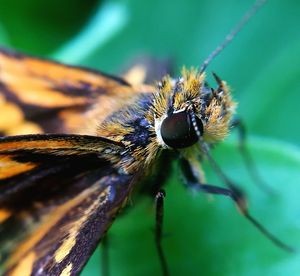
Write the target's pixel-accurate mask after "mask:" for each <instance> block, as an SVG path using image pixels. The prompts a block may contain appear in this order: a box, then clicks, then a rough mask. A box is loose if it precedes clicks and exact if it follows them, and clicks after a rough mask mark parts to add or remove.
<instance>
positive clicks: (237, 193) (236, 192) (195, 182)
mask: <svg viewBox="0 0 300 276" xmlns="http://www.w3.org/2000/svg"><path fill="white" fill-rule="evenodd" d="M180 165H181V168H182V172H183V175H184V178H185V181H186V184H187V186H189V187H191V188H193V189H194V190H197V191H201V192H204V193H208V194H215V195H224V196H228V197H229V198H231V199H232V200H233V201H234V202H235V203H236V205H237V207H238V209H239V210H240V212H241V213H242V214H243V216H244V217H246V219H247V220H249V221H250V222H251V223H252V224H253V225H254V226H255V227H256V228H257V229H258V230H259V231H260V232H261V233H262V234H263V235H264V236H266V237H267V238H268V239H269V240H270V241H272V242H273V243H274V244H275V245H276V246H278V247H279V248H281V249H283V250H285V251H288V252H294V251H295V250H294V249H293V248H292V247H290V246H289V245H287V244H285V243H284V242H282V241H281V240H279V239H278V238H277V237H275V236H274V235H273V234H272V233H271V232H269V231H268V230H267V229H266V228H265V227H264V226H263V225H262V224H261V223H259V222H258V221H257V220H256V219H255V218H254V217H253V216H252V215H251V214H250V213H249V211H248V208H247V202H246V198H245V195H244V193H243V192H242V191H241V190H240V189H239V188H238V187H237V186H236V185H234V184H233V183H232V182H231V181H230V182H228V181H229V180H228V179H227V178H225V180H226V184H227V186H228V188H223V187H219V186H214V185H209V184H206V183H201V182H199V179H198V178H197V177H196V176H195V174H194V173H193V169H192V167H191V166H190V164H189V162H188V161H187V160H185V159H182V160H180ZM214 167H215V168H217V169H218V170H220V169H219V168H218V167H216V166H214ZM218 173H221V174H222V175H223V173H222V172H221V171H218ZM223 176H224V175H223ZM224 177H226V176H224Z"/></svg>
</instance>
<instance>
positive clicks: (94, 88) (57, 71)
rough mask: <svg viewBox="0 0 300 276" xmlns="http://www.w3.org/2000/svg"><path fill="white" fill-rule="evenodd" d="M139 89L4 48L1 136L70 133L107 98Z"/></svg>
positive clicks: (0, 70) (0, 59) (1, 60)
mask: <svg viewBox="0 0 300 276" xmlns="http://www.w3.org/2000/svg"><path fill="white" fill-rule="evenodd" d="M133 93H139V89H135V88H133V87H132V86H131V85H129V84H128V83H127V82H126V81H124V80H122V79H121V78H117V77H113V76H110V75H106V74H103V73H100V72H98V71H94V70H90V69H86V68H81V67H75V66H67V65H64V64H60V63H57V62H53V61H49V60H45V59H38V58H35V57H31V56H27V55H23V54H20V53H17V52H13V51H10V50H7V49H3V48H0V135H1V133H2V135H16V134H18V135H19V134H33V133H43V132H47V133H68V132H69V131H68V126H67V124H70V122H71V123H72V122H74V121H76V120H79V121H80V120H82V118H81V117H80V116H81V115H82V114H83V113H84V112H86V111H87V110H89V108H90V107H91V106H92V105H93V104H94V103H99V102H100V104H101V97H103V96H105V97H116V96H118V95H131V94H133ZM80 123H81V122H78V125H80Z"/></svg>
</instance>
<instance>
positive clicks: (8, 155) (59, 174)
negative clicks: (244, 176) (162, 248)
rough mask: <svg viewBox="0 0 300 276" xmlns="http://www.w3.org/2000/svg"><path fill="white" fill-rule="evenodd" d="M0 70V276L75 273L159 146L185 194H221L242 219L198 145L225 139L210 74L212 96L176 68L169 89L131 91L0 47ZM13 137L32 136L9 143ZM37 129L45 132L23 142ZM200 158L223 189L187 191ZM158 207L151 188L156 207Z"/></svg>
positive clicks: (224, 93)
mask: <svg viewBox="0 0 300 276" xmlns="http://www.w3.org/2000/svg"><path fill="white" fill-rule="evenodd" d="M0 64H1V69H2V70H1V76H0V79H1V92H2V94H1V95H2V98H1V101H2V109H1V112H2V114H1V116H2V118H6V120H5V122H4V126H2V129H1V131H2V133H3V134H4V135H12V136H7V137H5V138H2V139H1V141H0V155H1V170H0V172H1V174H0V177H1V178H0V179H1V180H0V181H1V182H0V184H1V192H0V194H1V196H0V202H1V208H2V209H1V213H0V214H1V216H0V220H1V223H2V224H1V231H2V232H1V236H0V237H1V238H2V237H4V238H5V239H3V240H1V241H0V242H1V257H2V259H3V260H4V261H5V269H6V271H7V272H8V273H11V274H13V273H15V274H18V273H21V272H22V275H26V274H31V273H32V274H39V273H40V274H43V273H44V274H50V273H51V274H54V275H56V274H63V275H73V274H77V273H79V272H80V271H81V269H82V267H83V266H84V264H85V262H86V261H87V260H88V258H89V257H90V255H91V252H92V251H93V249H94V248H95V246H96V245H97V243H98V241H99V239H100V238H102V237H103V236H104V235H105V233H106V230H107V229H108V228H109V227H110V225H111V223H112V222H113V219H114V218H115V216H116V215H117V214H118V213H119V212H120V211H121V209H122V208H123V207H124V206H125V205H126V203H127V201H128V200H129V198H130V195H131V194H132V193H133V190H137V189H138V188H139V187H138V186H140V185H141V184H142V183H143V182H142V180H143V179H144V178H145V177H146V176H148V175H145V174H147V173H148V172H149V174H150V172H152V171H156V172H159V171H160V170H159V166H160V165H161V162H162V161H161V160H163V161H164V159H162V158H168V157H165V156H164V154H165V152H166V151H167V150H170V149H176V151H177V150H178V153H177V154H178V156H177V158H178V159H179V160H180V163H181V167H182V168H183V171H184V175H185V178H186V182H187V183H188V184H189V185H190V186H193V187H194V188H195V189H199V190H204V191H206V192H210V193H220V194H222V193H223V194H226V195H229V196H231V197H232V198H233V199H234V200H236V202H237V204H238V206H239V208H240V209H241V210H242V211H243V212H244V214H246V215H247V213H246V209H245V206H244V204H243V196H242V195H241V194H240V191H239V190H238V189H237V188H236V187H235V186H234V185H233V184H232V183H231V182H230V181H228V180H227V178H224V175H223V173H222V172H220V171H219V169H218V166H217V165H216V164H215V162H214V161H213V159H212V158H211V157H210V153H209V149H208V147H207V145H208V144H213V143H216V142H219V141H221V140H223V138H225V136H226V135H227V133H228V131H229V126H230V120H231V118H232V114H233V111H234V106H235V103H234V101H233V100H232V99H231V95H230V92H229V88H228V86H227V85H226V83H225V82H224V81H223V80H221V79H220V78H219V77H217V76H216V75H215V79H216V83H217V85H216V86H217V87H216V88H213V89H211V88H210V87H209V86H207V85H206V84H205V74H204V73H203V70H202V69H201V70H200V72H197V71H195V70H184V71H183V72H182V78H179V79H177V80H175V81H174V80H173V79H171V78H169V77H165V78H164V79H163V80H162V81H161V83H160V84H159V85H158V87H153V86H147V85H138V86H131V85H130V84H129V83H127V82H126V81H124V80H122V79H119V78H115V77H112V76H109V75H105V74H101V73H97V72H94V71H91V70H83V69H81V68H77V67H69V66H66V65H62V64H58V63H54V62H50V61H46V60H40V59H36V58H33V57H28V56H25V55H22V54H19V53H16V52H12V51H7V50H1V63H0ZM3 68H4V70H3ZM16 78H17V79H16ZM20 80H22V82H21V81H20ZM25 89H26V91H28V93H23V90H25ZM36 91H37V92H38V95H37V94H36ZM116 99H117V100H116ZM178 130H180V131H178ZM21 131H22V132H23V133H32V135H29V136H28V135H25V136H13V135H14V134H20V133H21ZM39 132H46V133H56V134H44V135H43V134H42V135H37V134H33V133H39ZM163 150H164V151H163ZM203 155H205V156H206V157H208V159H209V160H210V161H211V163H212V165H213V166H214V167H215V168H216V171H217V172H218V173H219V175H220V176H221V178H223V180H225V183H227V184H228V186H229V189H225V188H219V187H214V186H208V185H205V184H204V183H202V184H201V185H198V184H199V183H200V182H202V181H201V171H200V169H199V163H198V161H197V157H198V156H203ZM163 164H164V165H165V163H163ZM162 199H163V193H160V192H158V196H157V202H158V204H157V206H158V209H159V208H160V207H159V206H161V205H160V204H159V202H160V203H161V202H162V201H161V200H162ZM158 213H159V212H158ZM2 233H3V235H2ZM159 235H160V234H159ZM159 235H158V236H159ZM159 240H160V239H159ZM158 244H160V242H159V241H158Z"/></svg>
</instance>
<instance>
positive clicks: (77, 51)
mask: <svg viewBox="0 0 300 276" xmlns="http://www.w3.org/2000/svg"><path fill="white" fill-rule="evenodd" d="M252 4H253V1H250V0H247V1H237V0H228V1H221V0H202V1H199V0H187V1H180V0H165V1H162V0H143V1H140V0H127V1H125V0H124V1H121V0H119V1H96V0H89V1H79V0H72V1H71V0H65V1H58V0H54V1H51V2H50V1H38V0H26V1H17V0H10V1H8V0H2V1H0V42H1V45H2V46H3V45H4V46H7V47H11V48H15V49H19V50H21V51H23V52H26V53H30V54H34V55H38V56H43V57H53V58H56V59H58V60H60V61H63V62H68V63H72V64H80V65H85V66H89V67H93V68H96V69H99V70H102V71H104V72H109V73H113V74H118V73H119V72H121V71H122V70H123V69H124V68H126V66H128V65H129V64H130V63H131V62H132V61H133V60H135V59H136V58H137V57H140V56H143V55H148V56H152V57H155V58H157V59H169V60H171V61H172V63H173V65H174V70H175V75H176V76H177V75H178V74H179V72H180V68H181V67H182V66H183V65H186V66H198V65H199V64H201V62H202V61H203V60H204V59H205V58H206V57H207V55H208V54H209V53H210V52H211V51H212V50H213V49H214V48H215V47H216V46H217V45H218V44H219V43H220V42H221V41H222V39H223V38H224V36H225V35H226V34H227V33H228V32H229V30H230V29H231V28H232V27H233V26H234V25H235V24H236V23H237V22H238V20H239V19H240V18H241V16H242V15H243V13H244V12H245V11H246V10H247V9H248V8H249V7H250V6H251V5H252ZM299 18H300V2H299V1H297V0H290V1H280V0H274V1H269V2H268V3H267V4H266V5H265V6H264V7H263V8H262V9H261V10H260V11H259V12H258V14H257V15H256V16H255V17H254V18H253V19H252V20H251V22H249V24H247V26H246V27H245V28H244V29H243V31H242V32H241V33H240V34H239V35H238V37H237V38H236V39H235V40H234V42H233V43H232V44H230V46H228V48H226V50H225V51H224V52H222V53H221V54H220V55H219V56H218V57H217V58H216V59H215V60H214V61H213V62H212V63H211V64H210V66H209V68H208V70H207V72H208V74H210V73H211V71H214V72H216V73H217V74H218V75H220V77H222V78H223V79H225V80H226V81H227V82H228V84H229V85H230V86H231V87H232V90H233V95H234V98H235V99H236V100H237V101H238V102H239V108H238V114H239V116H240V117H241V118H243V120H244V121H245V123H246V125H247V127H248V130H249V134H250V135H249V149H250V150H251V151H252V153H253V156H254V157H255V160H256V162H257V164H258V166H259V170H260V172H261V174H262V176H263V177H264V179H266V181H267V182H268V183H269V184H270V185H271V186H272V187H273V189H274V190H275V191H276V196H270V195H267V194H265V193H263V192H262V191H260V190H259V189H258V188H257V187H255V186H254V185H253V183H252V181H251V179H250V178H249V176H248V174H247V172H246V170H245V167H244V166H243V162H242V160H241V158H240V156H239V154H238V153H237V151H236V139H235V138H236V137H235V136H234V135H233V137H230V138H229V139H228V141H227V142H225V143H224V144H222V145H220V146H219V147H218V148H217V149H216V150H214V156H215V158H216V159H217V160H218V163H219V164H220V165H221V166H222V168H223V169H224V170H225V171H226V172H227V174H228V175H229V176H230V177H231V178H232V179H234V180H236V181H237V182H238V183H239V184H240V185H241V186H243V188H244V189H245V190H246V191H247V194H248V195H249V203H250V209H251V211H252V213H253V214H254V216H255V217H257V218H258V219H259V220H260V221H263V223H264V225H265V226H266V227H267V228H269V229H271V230H272V232H274V233H275V234H276V235H278V236H279V237H280V238H282V239H283V240H284V241H286V242H287V243H289V244H291V245H293V246H294V247H296V248H298V249H299V250H300V242H299V239H300V231H299V230H300V206H299V205H300V204H299V195H300V188H299V185H300V148H299V140H300V128H299V122H298V120H299V115H300V106H299V104H300V30H299ZM209 80H210V83H211V84H212V85H213V84H214V83H213V80H212V79H211V77H210V76H209ZM205 169H206V171H207V174H208V175H207V179H208V180H209V182H210V183H214V184H220V181H219V180H218V179H217V178H216V177H215V176H214V173H213V172H212V171H211V170H210V168H209V166H207V165H206V164H205ZM168 182H169V183H168V187H167V200H166V218H165V222H166V225H165V232H166V237H165V238H164V241H163V244H164V248H165V251H166V255H167V259H168V261H169V266H170V272H171V275H200V274H201V275H299V272H300V258H299V254H288V253H286V252H283V251H281V250H279V249H278V248H276V247H274V246H273V245H272V244H271V243H270V242H269V241H268V240H267V239H266V238H264V237H262V235H261V234H260V233H258V231H257V230H256V229H254V227H252V226H251V225H250V224H249V223H248V222H247V221H246V220H245V219H244V218H243V217H242V216H241V215H240V214H239V213H238V212H237V211H236V208H234V205H233V204H232V203H231V202H230V201H229V200H227V199H224V198H219V197H215V198H214V199H213V200H211V198H210V197H207V196H205V195H197V194H193V193H191V192H190V191H186V189H185V188H184V187H183V186H182V185H181V184H180V181H179V179H178V176H177V175H176V174H174V175H173V176H172V178H170V180H169V181H168ZM152 203H153V202H152V201H151V199H144V200H142V201H140V202H137V201H135V202H133V205H134V206H133V208H132V210H130V211H128V212H126V215H123V216H121V217H120V218H119V219H118V220H117V221H116V223H115V224H114V226H113V227H112V230H111V231H110V233H111V235H110V248H109V253H110V269H111V275H159V274H160V267H159V263H158V260H157V254H156V252H155V246H154V238H153V226H154V209H153V204H152ZM100 260H101V258H100V253H99V252H96V254H95V255H94V256H93V258H92V260H91V261H90V262H89V264H88V266H87V268H86V269H85V271H84V272H83V275H99V273H100V267H101V261H100Z"/></svg>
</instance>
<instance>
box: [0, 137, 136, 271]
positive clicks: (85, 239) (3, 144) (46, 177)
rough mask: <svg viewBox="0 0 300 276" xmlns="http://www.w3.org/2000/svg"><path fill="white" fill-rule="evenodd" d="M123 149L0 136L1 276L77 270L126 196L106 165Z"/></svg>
mask: <svg viewBox="0 0 300 276" xmlns="http://www.w3.org/2000/svg"><path fill="white" fill-rule="evenodd" d="M108 149H109V150H108ZM123 150H124V148H123V146H122V145H121V144H118V143H115V142H112V141H109V140H107V139H104V138H99V137H92V136H79V135H29V136H19V137H8V138H1V139H0V164H1V167H0V175H1V178H0V263H1V265H0V274H1V275H2V274H5V275H25V276H26V275H60V274H61V273H65V274H63V275H74V274H78V273H79V272H80V271H81V269H82V267H83V266H84V264H85V263H86V262H87V260H88V258H89V257H90V255H91V253H92V252H93V250H94V249H95V247H96V245H97V243H98V242H99V240H100V239H101V238H102V237H103V235H104V234H105V232H106V230H107V229H108V228H109V226H110V224H111V223H112V221H113V219H114V217H115V216H116V214H117V213H118V211H119V210H120V209H121V207H122V206H123V204H124V202H125V201H126V199H127V197H128V195H129V193H130V190H131V185H132V176H128V175H123V174H120V173H119V172H118V170H117V168H116V167H114V163H115V160H118V158H120V154H121V153H122V151H123Z"/></svg>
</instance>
